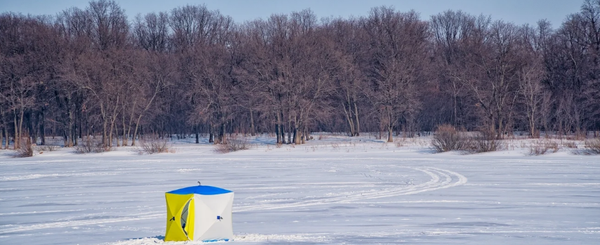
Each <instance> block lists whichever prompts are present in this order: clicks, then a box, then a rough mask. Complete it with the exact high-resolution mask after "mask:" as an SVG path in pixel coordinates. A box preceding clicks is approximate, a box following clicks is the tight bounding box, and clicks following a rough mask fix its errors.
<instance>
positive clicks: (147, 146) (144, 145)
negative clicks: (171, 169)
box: [140, 138, 171, 154]
mask: <svg viewBox="0 0 600 245" xmlns="http://www.w3.org/2000/svg"><path fill="white" fill-rule="evenodd" d="M170 149H171V145H170V144H169V143H168V141H167V140H166V139H162V140H161V139H158V138H153V139H148V140H143V141H142V142H141V150H140V153H141V154H143V153H146V154H154V153H166V152H170Z"/></svg>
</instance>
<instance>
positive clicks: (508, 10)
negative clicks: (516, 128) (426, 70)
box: [0, 0, 583, 28]
mask: <svg viewBox="0 0 600 245" xmlns="http://www.w3.org/2000/svg"><path fill="white" fill-rule="evenodd" d="M88 2H89V1H86V0H83V1H82V0H0V12H7V11H12V12H19V13H23V14H32V15H40V14H45V15H54V14H56V13H58V12H60V11H62V10H65V9H67V8H69V7H79V8H85V7H86V6H87V5H88ZM117 2H118V3H119V5H121V7H122V8H123V9H125V11H126V13H127V16H129V19H130V20H132V19H133V17H134V16H135V15H137V14H138V13H141V14H145V13H149V12H159V11H170V10H171V9H173V8H175V7H179V6H184V5H187V4H206V6H207V7H208V8H209V9H210V10H216V9H218V10H219V11H221V13H223V14H225V15H229V16H231V17H233V19H234V20H235V21H236V22H244V21H248V20H253V19H257V18H263V19H266V18H268V17H269V16H270V15H271V14H282V13H284V14H289V13H291V12H293V11H300V10H303V9H306V8H310V9H312V11H313V12H314V13H315V14H316V15H317V16H318V17H319V18H321V17H331V16H333V17H344V18H347V17H349V16H366V15H368V13H369V10H370V9H371V8H372V7H377V6H384V5H385V6H393V7H394V8H395V9H397V10H400V11H403V12H404V11H409V10H411V9H413V10H415V11H416V12H418V13H420V15H421V19H429V17H430V16H431V15H434V14H437V13H441V12H443V11H445V10H449V9H452V10H463V11H464V12H467V13H470V14H474V15H479V14H484V15H491V16H492V19H494V20H499V19H502V20H505V21H508V22H513V23H515V24H518V25H521V24H525V23H529V24H532V25H535V23H536V22H537V21H538V20H540V19H547V20H549V21H550V22H551V23H552V26H553V27H555V28H556V27H558V26H559V25H560V24H561V23H562V22H563V21H564V20H565V18H566V17H567V15H569V14H572V13H576V12H579V10H580V7H581V4H582V3H583V0H412V1H409V0H363V1H360V0H296V1H291V0H143V1H141V0H118V1H117Z"/></svg>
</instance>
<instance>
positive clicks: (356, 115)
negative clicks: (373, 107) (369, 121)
mask: <svg viewBox="0 0 600 245" xmlns="http://www.w3.org/2000/svg"><path fill="white" fill-rule="evenodd" d="M353 104H354V118H355V119H354V121H355V123H356V135H355V136H359V135H360V121H359V120H358V105H357V104H356V100H354V103H353Z"/></svg>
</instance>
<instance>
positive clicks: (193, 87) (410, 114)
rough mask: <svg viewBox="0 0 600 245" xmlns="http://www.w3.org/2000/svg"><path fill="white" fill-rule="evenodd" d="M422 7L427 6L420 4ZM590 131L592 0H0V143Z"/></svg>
mask: <svg viewBox="0 0 600 245" xmlns="http://www.w3.org/2000/svg"><path fill="white" fill-rule="evenodd" d="M425 18H426V17H425ZM441 125H451V126H453V127H456V128H459V129H461V130H466V131H479V132H488V133H489V134H490V135H493V137H495V138H498V139H500V138H503V137H507V136H510V135H512V134H515V132H519V133H520V134H523V135H528V136H530V137H539V136H540V134H541V133H547V132H552V133H554V134H556V135H578V136H582V137H585V136H587V135H591V134H592V135H594V136H597V134H598V133H597V132H598V131H600V1H598V0H586V1H584V2H583V3H582V6H581V11H580V12H579V13H573V14H572V15H569V16H566V17H565V21H564V23H562V24H561V25H560V26H558V27H552V26H551V25H550V23H549V22H548V21H545V20H540V21H539V22H538V23H537V25H536V26H530V25H522V26H518V25H515V24H513V23H508V22H505V21H501V20H494V19H493V16H475V15H471V14H469V13H465V12H461V11H446V12H443V13H439V14H437V15H434V16H431V17H430V18H428V19H424V17H423V16H419V14H418V13H416V12H400V11H397V10H395V9H394V8H392V7H378V8H374V9H371V10H365V16H362V17H356V18H349V19H334V18H324V19H321V18H320V17H319V16H315V15H314V14H313V13H312V12H311V11H310V10H303V11H300V12H294V13H291V14H287V15H272V16H271V17H269V18H268V19H257V20H254V21H250V22H245V23H235V22H234V21H233V20H232V18H231V17H229V16H224V15H222V14H220V13H219V11H218V10H210V9H207V8H206V7H205V6H202V5H199V6H182V7H178V8H175V9H172V10H165V12H160V13H150V14H146V15H143V16H142V15H138V16H135V17H134V18H130V17H128V16H127V15H126V14H125V12H124V10H123V9H122V8H121V7H120V6H119V5H118V4H117V2H115V1H106V0H99V1H92V2H90V3H89V5H88V7H87V8H85V9H79V8H70V9H66V10H64V11H62V12H60V13H58V14H56V15H55V16H29V15H24V14H20V13H2V14H1V15H0V132H1V133H0V142H1V144H0V147H1V148H13V147H14V149H17V148H19V147H20V146H21V144H23V142H24V141H28V142H30V143H35V144H38V145H43V144H45V143H46V142H45V139H46V137H50V136H54V137H59V138H63V139H64V144H65V146H67V147H70V146H74V145H77V144H78V143H81V141H82V140H84V139H86V138H88V137H92V136H93V137H94V138H95V139H99V140H100V141H101V144H103V145H104V146H105V147H113V146H125V145H135V144H136V140H137V141H139V140H140V139H141V138H142V137H146V136H147V137H150V136H152V137H165V136H167V135H169V136H171V135H172V136H182V137H183V136H184V135H185V136H186V137H187V135H195V137H196V140H198V137H208V138H209V139H210V142H214V143H215V144H219V143H226V141H227V138H228V137H230V135H235V134H248V135H254V134H259V133H260V134H265V133H267V134H270V135H272V137H276V138H277V143H279V144H284V143H295V144H302V143H304V142H305V140H310V139H311V136H310V133H311V132H333V133H343V134H346V135H348V136H349V137H352V136H358V135H359V134H361V133H362V132H376V133H378V135H379V136H378V137H380V138H383V139H387V140H388V141H389V142H391V141H393V137H395V136H396V135H403V137H413V136H416V135H418V134H421V132H431V131H434V130H436V128H438V127H439V126H441Z"/></svg>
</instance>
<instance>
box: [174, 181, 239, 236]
mask: <svg viewBox="0 0 600 245" xmlns="http://www.w3.org/2000/svg"><path fill="white" fill-rule="evenodd" d="M165 198H166V200H167V231H166V234H165V241H204V242H208V241H229V240H231V239H232V238H233V223H232V216H231V207H232V205H233V192H232V191H230V190H225V189H221V188H218V187H214V186H206V185H199V186H190V187H186V188H182V189H178V190H174V191H169V192H167V193H165Z"/></svg>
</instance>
